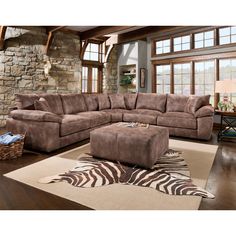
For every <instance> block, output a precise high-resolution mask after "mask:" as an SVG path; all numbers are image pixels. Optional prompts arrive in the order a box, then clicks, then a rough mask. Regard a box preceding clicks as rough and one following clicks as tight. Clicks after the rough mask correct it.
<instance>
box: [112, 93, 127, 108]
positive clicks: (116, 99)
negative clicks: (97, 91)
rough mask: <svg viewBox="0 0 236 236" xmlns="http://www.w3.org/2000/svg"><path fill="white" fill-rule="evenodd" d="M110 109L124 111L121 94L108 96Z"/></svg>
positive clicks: (123, 101)
mask: <svg viewBox="0 0 236 236" xmlns="http://www.w3.org/2000/svg"><path fill="white" fill-rule="evenodd" d="M109 99H110V102H111V109H125V100H124V96H123V95H122V94H110V95H109Z"/></svg>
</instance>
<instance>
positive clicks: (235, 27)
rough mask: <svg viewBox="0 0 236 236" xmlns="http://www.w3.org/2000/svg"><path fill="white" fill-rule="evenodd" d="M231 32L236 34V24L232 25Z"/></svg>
mask: <svg viewBox="0 0 236 236" xmlns="http://www.w3.org/2000/svg"><path fill="white" fill-rule="evenodd" d="M231 34H236V26H232V27H231Z"/></svg>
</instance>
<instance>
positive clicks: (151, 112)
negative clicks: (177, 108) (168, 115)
mask: <svg viewBox="0 0 236 236" xmlns="http://www.w3.org/2000/svg"><path fill="white" fill-rule="evenodd" d="M130 113H131V114H141V115H142V114H143V115H150V116H159V115H161V114H163V113H162V112H160V111H155V110H147V109H134V110H131V111H130Z"/></svg>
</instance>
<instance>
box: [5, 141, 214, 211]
mask: <svg viewBox="0 0 236 236" xmlns="http://www.w3.org/2000/svg"><path fill="white" fill-rule="evenodd" d="M170 148H172V149H174V150H179V151H182V152H183V153H182V156H183V158H184V159H185V161H186V162H187V164H188V167H189V170H190V173H191V178H192V180H193V183H194V184H195V185H197V186H199V187H202V188H205V186H206V182H207V178H208V175H209V172H210V169H211V166H212V164H213V161H214V158H215V154H216V151H217V148H218V146H215V145H206V144H199V143H193V142H184V141H178V140H172V139H170ZM86 152H89V144H86V145H84V146H81V147H78V148H75V149H73V150H70V151H68V152H64V153H62V154H59V155H57V156H53V157H50V158H48V159H46V160H43V161H40V162H37V163H35V164H32V165H29V166H26V167H24V168H21V169H18V170H16V171H13V172H10V173H8V174H6V175H5V176H6V177H9V178H12V179H14V180H17V181H19V182H22V183H25V184H27V185H30V186H32V187H35V188H38V189H41V190H43V191H46V192H49V193H52V194H55V195H58V196H60V197H63V198H66V199H69V200H71V201H74V202H77V203H80V204H82V205H85V206H88V207H91V208H93V209H97V210H133V209H137V210H196V209H198V208H199V205H200V202H201V197H198V196H183V195H182V196H173V195H167V194H164V193H161V192H159V191H157V190H155V189H151V188H143V187H138V186H128V185H121V184H114V185H108V186H103V187H97V188H78V187H74V186H72V185H70V184H68V183H63V182H59V183H53V184H41V183H39V182H38V180H39V179H41V178H43V177H45V176H50V175H55V174H58V173H61V172H66V171H68V170H69V169H72V168H73V167H74V166H75V165H76V161H77V159H78V156H79V155H80V154H82V153H86Z"/></svg>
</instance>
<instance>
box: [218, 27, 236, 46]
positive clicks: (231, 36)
mask: <svg viewBox="0 0 236 236" xmlns="http://www.w3.org/2000/svg"><path fill="white" fill-rule="evenodd" d="M219 37H220V45H224V44H229V43H236V27H235V26H232V27H225V28H221V29H219Z"/></svg>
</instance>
